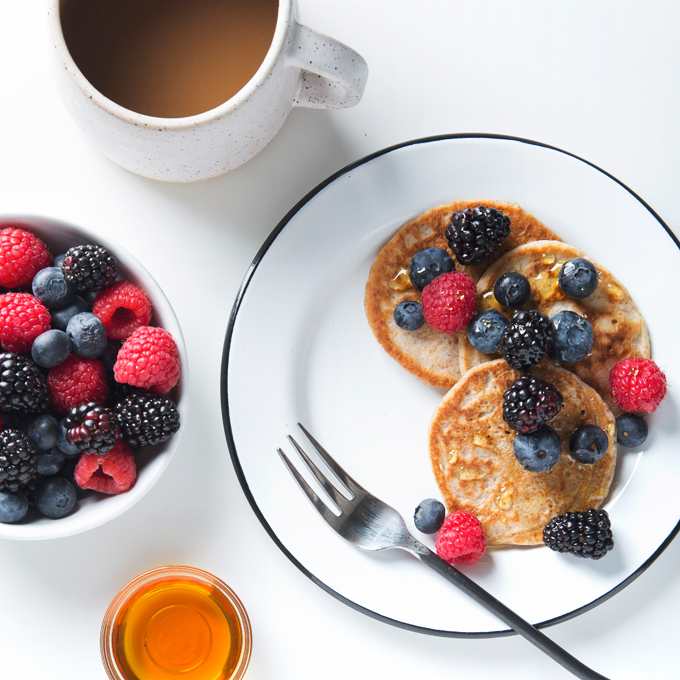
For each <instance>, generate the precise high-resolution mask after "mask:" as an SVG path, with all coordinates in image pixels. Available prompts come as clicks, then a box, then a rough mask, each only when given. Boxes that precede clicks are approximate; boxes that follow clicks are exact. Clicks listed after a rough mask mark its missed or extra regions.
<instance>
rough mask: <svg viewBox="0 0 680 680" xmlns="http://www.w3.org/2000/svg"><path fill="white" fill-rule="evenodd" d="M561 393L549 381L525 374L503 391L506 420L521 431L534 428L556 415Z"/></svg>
mask: <svg viewBox="0 0 680 680" xmlns="http://www.w3.org/2000/svg"><path fill="white" fill-rule="evenodd" d="M561 408H562V394H561V393H560V391H559V390H558V389H557V388H556V387H555V386H554V385H551V384H550V383H548V382H545V381H543V380H539V379H538V378H532V377H531V376H528V375H524V376H522V377H521V378H520V379H519V380H515V382H514V383H512V385H510V387H509V388H508V389H507V390H505V392H504V393H503V420H504V421H505V422H506V423H507V424H508V425H510V427H511V428H512V429H513V430H517V431H518V432H524V433H526V432H533V431H534V430H537V429H538V428H539V427H540V426H541V425H543V423H545V422H547V421H548V420H550V418H552V417H554V416H556V415H557V414H558V413H559V412H560V409H561Z"/></svg>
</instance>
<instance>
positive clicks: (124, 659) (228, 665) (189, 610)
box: [100, 566, 252, 680]
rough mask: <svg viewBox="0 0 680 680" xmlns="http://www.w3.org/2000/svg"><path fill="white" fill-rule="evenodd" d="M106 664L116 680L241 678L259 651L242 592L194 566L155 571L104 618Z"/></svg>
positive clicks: (134, 582) (124, 591)
mask: <svg viewBox="0 0 680 680" xmlns="http://www.w3.org/2000/svg"><path fill="white" fill-rule="evenodd" d="M100 646H101V654H102V661H103V662H104V668H105V669H106V672H107V674H108V676H109V678H110V679H111V680H240V678H242V677H243V675H244V673H245V671H246V668H247V666H248V661H249V660H250V652H251V647H252V637H251V628H250V621H249V619H248V614H247V613H246V610H245V609H244V607H243V604H242V603H241V601H240V600H239V599H238V597H237V596H236V594H235V593H234V591H233V590H232V589H231V588H229V586H228V585H227V584H226V583H223V582H222V581H220V580H219V579H218V578H216V577H215V576H213V575H212V574H209V573H207V572H205V571H201V570H200V569H195V568H193V567H182V566H169V567H160V568H158V569H152V570H151V571H147V572H145V573H143V574H141V575H140V576H138V577H137V578H135V579H133V580H132V581H130V583H128V584H127V585H126V586H125V587H124V588H123V589H122V590H121V591H120V592H119V593H118V594H117V595H116V597H115V598H114V599H113V601H112V602H111V604H110V605H109V608H108V610H107V612H106V614H105V616H104V621H103V623H102V629H101V638H100Z"/></svg>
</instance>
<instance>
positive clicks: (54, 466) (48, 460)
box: [38, 448, 66, 477]
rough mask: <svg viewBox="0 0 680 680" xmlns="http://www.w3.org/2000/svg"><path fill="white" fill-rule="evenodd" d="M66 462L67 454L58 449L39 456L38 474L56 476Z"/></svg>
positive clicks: (44, 452)
mask: <svg viewBox="0 0 680 680" xmlns="http://www.w3.org/2000/svg"><path fill="white" fill-rule="evenodd" d="M65 460H66V454H65V453H64V452H63V451H60V450H59V449H57V448H54V449H50V450H49V451H43V452H42V453H39V454H38V473H39V474H41V475H44V476H45V477H49V476H50V475H56V474H57V472H59V470H61V466H62V465H63V464H64V461H65Z"/></svg>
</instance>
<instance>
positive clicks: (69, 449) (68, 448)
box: [57, 418, 80, 456]
mask: <svg viewBox="0 0 680 680" xmlns="http://www.w3.org/2000/svg"><path fill="white" fill-rule="evenodd" d="M64 420H66V419H65V418H64ZM64 420H62V421H60V422H59V439H57V448H58V449H59V450H60V451H62V452H63V453H65V454H66V455H67V456H79V455H80V449H79V448H78V447H77V446H76V445H75V444H70V443H69V442H68V441H67V440H66V427H65V426H64Z"/></svg>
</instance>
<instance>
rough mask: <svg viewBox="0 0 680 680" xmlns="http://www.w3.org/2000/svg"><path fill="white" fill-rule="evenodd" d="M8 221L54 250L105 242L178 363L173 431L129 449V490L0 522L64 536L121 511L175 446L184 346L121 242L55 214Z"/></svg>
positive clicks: (14, 531) (15, 535)
mask: <svg viewBox="0 0 680 680" xmlns="http://www.w3.org/2000/svg"><path fill="white" fill-rule="evenodd" d="M9 222H22V223H23V224H25V225H26V226H27V228H28V229H30V231H32V232H33V233H34V234H36V236H38V237H39V238H40V239H41V240H42V241H44V242H45V243H46V244H47V246H48V247H49V249H50V251H51V253H52V255H54V256H56V255H58V254H59V253H63V252H65V251H66V250H67V249H68V248H70V247H71V246H75V245H81V244H88V243H93V244H97V245H101V246H103V247H104V248H106V249H107V250H108V251H109V252H110V253H111V254H112V255H113V256H114V257H115V258H116V261H117V263H118V274H119V278H121V279H127V280H128V281H132V283H134V284H135V285H137V286H139V287H140V288H141V289H142V290H143V291H144V292H145V293H146V295H147V296H148V297H149V299H150V300H151V302H152V310H153V316H152V318H151V323H150V325H152V326H161V327H162V328H165V329H166V330H167V331H169V332H170V333H172V337H173V338H174V339H175V342H176V343H177V347H178V349H179V355H180V360H181V363H182V372H181V376H180V380H179V382H178V384H177V386H176V387H175V388H173V390H172V391H171V392H170V393H169V395H168V396H170V397H171V398H172V399H173V400H174V401H175V402H176V403H177V408H178V411H179V417H180V429H179V432H177V433H175V435H174V436H172V437H171V438H170V439H169V440H168V441H166V442H164V443H162V444H157V445H156V446H151V447H146V448H143V449H138V450H137V452H136V454H135V458H136V459H137V481H136V482H135V484H134V486H133V487H132V488H131V489H130V490H129V491H126V492H125V493H122V494H118V495H115V496H109V495H106V494H102V493H97V492H90V493H88V494H86V495H85V496H83V497H82V498H79V499H78V502H77V504H76V507H75V508H74V510H73V512H71V514H69V515H68V516H67V517H63V518H61V519H50V518H48V517H44V516H42V515H40V513H38V511H37V510H36V509H34V508H31V509H29V513H28V516H27V517H26V518H25V519H24V520H22V521H21V522H17V523H14V524H3V523H1V522H0V538H12V539H16V540H39V539H46V538H58V537H61V536H70V535H72V534H77V533H80V532H82V531H87V530H88V529H92V528H94V527H97V526H100V525H102V524H104V523H106V522H108V521H110V520H112V519H113V518H114V517H117V516H118V515H120V514H122V513H123V512H125V511H126V510H127V509H128V508H130V507H132V506H133V505H134V504H135V503H136V502H137V501H138V500H139V499H140V498H141V497H142V496H143V495H144V494H145V493H146V492H147V491H148V490H149V489H150V488H151V487H152V486H153V485H154V484H155V483H156V481H158V479H159V478H160V476H161V475H162V474H163V471H164V470H165V469H166V468H167V467H168V464H169V463H170V460H171V459H172V456H173V455H174V453H175V451H176V450H177V445H178V443H179V439H180V436H181V434H182V430H183V429H184V423H185V422H186V418H187V400H186V396H184V395H185V394H187V386H188V383H187V380H188V373H187V357H186V347H185V345H184V338H183V337H182V331H181V329H180V326H179V322H178V321H177V317H176V316H175V313H174V311H173V309H172V306H171V305H170V302H169V301H168V299H167V298H166V297H165V295H164V293H163V291H162V290H161V288H160V286H159V285H158V284H157V283H156V281H155V280H154V279H153V277H152V276H151V274H149V272H148V271H147V270H146V269H145V268H144V267H143V266H142V265H141V264H140V263H139V262H138V261H137V260H136V259H135V258H134V257H133V256H132V255H131V254H130V253H129V252H127V251H126V250H125V249H124V248H123V247H122V246H120V245H118V244H117V243H114V242H113V241H111V240H110V239H106V238H103V237H101V236H99V235H97V234H96V233H94V232H92V231H88V230H86V229H82V228H80V227H76V226H74V225H72V224H67V223H65V222H60V221H57V220H52V219H47V218H42V217H27V216H23V215H7V216H0V229H4V228H5V226H7V224H8V223H9Z"/></svg>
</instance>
